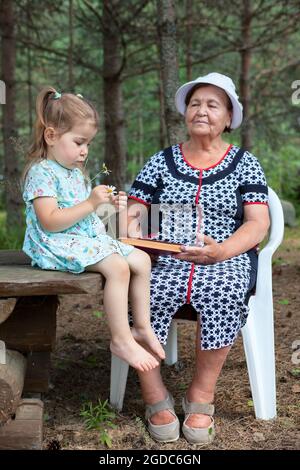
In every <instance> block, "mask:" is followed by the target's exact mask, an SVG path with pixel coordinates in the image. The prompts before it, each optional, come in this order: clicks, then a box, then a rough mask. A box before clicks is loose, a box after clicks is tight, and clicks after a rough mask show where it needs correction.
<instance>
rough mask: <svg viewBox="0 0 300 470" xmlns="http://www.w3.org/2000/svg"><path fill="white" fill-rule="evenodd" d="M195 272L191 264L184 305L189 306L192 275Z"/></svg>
mask: <svg viewBox="0 0 300 470" xmlns="http://www.w3.org/2000/svg"><path fill="white" fill-rule="evenodd" d="M194 271H195V264H194V263H193V264H192V268H191V272H190V277H189V282H188V290H187V296H186V303H187V304H189V303H190V301H191V292H192V283H193V274H194Z"/></svg>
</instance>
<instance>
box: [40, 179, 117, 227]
mask: <svg viewBox="0 0 300 470" xmlns="http://www.w3.org/2000/svg"><path fill="white" fill-rule="evenodd" d="M107 202H109V194H108V192H107V188H106V186H103V185H101V186H96V187H95V188H94V189H93V190H92V192H91V194H90V196H89V197H88V198H87V199H86V200H85V201H83V202H80V203H79V204H76V205H75V206H73V207H66V208H63V209H60V208H59V207H58V205H57V200H56V198H53V197H38V198H36V199H34V201H33V206H34V210H35V213H36V216H37V218H38V220H39V222H40V224H41V225H42V227H43V228H44V229H45V230H47V231H48V232H61V231H63V230H66V229H67V228H69V227H72V225H74V224H76V223H77V222H79V221H80V220H82V219H84V218H85V217H86V216H88V215H89V214H91V213H92V212H94V211H95V210H96V208H97V206H98V205H99V204H103V203H107Z"/></svg>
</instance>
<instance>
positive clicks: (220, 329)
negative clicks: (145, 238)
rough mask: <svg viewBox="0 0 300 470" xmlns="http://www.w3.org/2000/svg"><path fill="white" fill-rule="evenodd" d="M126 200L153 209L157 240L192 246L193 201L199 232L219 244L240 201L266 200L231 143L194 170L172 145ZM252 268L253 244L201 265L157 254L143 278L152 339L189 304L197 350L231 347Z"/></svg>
mask: <svg viewBox="0 0 300 470" xmlns="http://www.w3.org/2000/svg"><path fill="white" fill-rule="evenodd" d="M129 197H131V198H133V199H136V200H137V201H138V202H141V203H144V204H146V205H151V207H157V206H156V205H159V207H160V215H161V217H160V220H159V224H158V235H157V238H158V239H161V240H167V241H170V242H174V243H180V244H186V245H188V244H193V243H194V241H195V238H194V234H195V231H196V225H197V212H196V205H195V202H196V201H198V203H201V205H202V208H203V211H204V226H205V230H204V232H205V234H206V235H209V236H211V237H212V238H214V239H215V240H216V241H217V242H222V241H224V240H225V239H227V238H228V237H230V236H231V235H232V234H233V233H234V232H235V231H236V230H237V229H238V228H239V227H240V226H241V224H242V223H243V215H244V208H243V207H244V204H267V203H268V188H267V184H266V179H265V176H264V172H263V170H262V168H261V166H260V164H259V162H258V160H257V159H256V157H255V156H254V155H252V154H251V153H249V152H247V151H244V150H242V149H239V147H237V146H229V148H228V150H227V152H226V153H225V155H224V156H223V157H222V159H221V160H220V161H219V162H218V163H217V164H216V165H213V166H211V167H209V168H206V169H202V170H199V169H197V168H194V167H192V166H191V165H190V164H189V163H188V162H187V161H186V159H185V158H184V155H183V152H182V148H181V146H180V145H174V146H172V147H169V148H168V149H165V150H164V151H160V152H158V153H156V154H155V155H153V156H152V157H151V158H150V159H149V161H148V162H147V163H146V165H145V166H144V168H143V169H142V170H141V171H140V173H139V174H138V176H137V178H136V180H135V182H134V183H133V185H132V188H131V190H130V192H129ZM178 207H179V208H181V216H180V217H181V219H180V217H179V219H180V220H179V221H178V217H177V218H176V215H174V214H177V215H178V213H180V211H178ZM172 208H173V209H174V214H173V215H172V214H171V215H170V210H171V212H172ZM166 209H167V210H166ZM166 214H167V216H166ZM151 231H152V232H153V227H152V230H151V229H150V232H151ZM256 270H257V252H256V248H255V247H254V248H253V249H251V250H249V251H248V252H247V253H243V254H241V255H239V256H235V257H234V258H232V259H229V260H226V261H224V262H220V263H216V264H214V265H206V266H204V265H193V264H192V263H190V262H187V261H180V260H176V259H174V258H172V257H162V256H160V257H159V258H158V260H157V262H156V263H154V265H153V268H152V277H151V317H152V326H153V328H154V331H155V333H156V334H157V336H158V338H159V340H160V341H161V342H162V343H163V344H165V343H166V341H167V336H168V330H169V326H170V323H171V319H172V317H173V316H174V315H175V313H176V312H177V310H178V308H179V307H181V306H182V305H184V304H185V303H190V304H191V305H192V306H193V307H194V308H195V310H196V312H197V313H198V314H199V319H200V323H201V348H202V349H218V348H221V347H224V346H228V345H231V344H233V342H234V341H235V339H236V337H237V335H238V332H239V330H240V329H241V327H242V326H243V325H244V324H245V322H246V319H247V315H248V306H247V302H248V299H249V295H250V293H251V291H252V290H253V288H254V286H255V282H256Z"/></svg>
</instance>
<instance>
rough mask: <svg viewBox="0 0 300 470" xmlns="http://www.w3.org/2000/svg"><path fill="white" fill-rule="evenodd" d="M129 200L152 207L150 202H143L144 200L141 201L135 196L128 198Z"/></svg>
mask: <svg viewBox="0 0 300 470" xmlns="http://www.w3.org/2000/svg"><path fill="white" fill-rule="evenodd" d="M128 199H134V200H135V201H138V202H140V203H141V204H144V206H151V204H150V203H149V202H145V201H143V199H140V198H138V197H135V196H128Z"/></svg>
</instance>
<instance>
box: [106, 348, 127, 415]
mask: <svg viewBox="0 0 300 470" xmlns="http://www.w3.org/2000/svg"><path fill="white" fill-rule="evenodd" d="M128 369H129V365H128V364H127V362H125V361H123V360H122V359H120V358H119V357H117V356H115V355H114V354H112V355H111V369H110V404H111V406H112V407H113V408H116V409H117V410H118V411H121V410H122V408H123V401H124V395H125V390H126V383H127V375H128Z"/></svg>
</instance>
